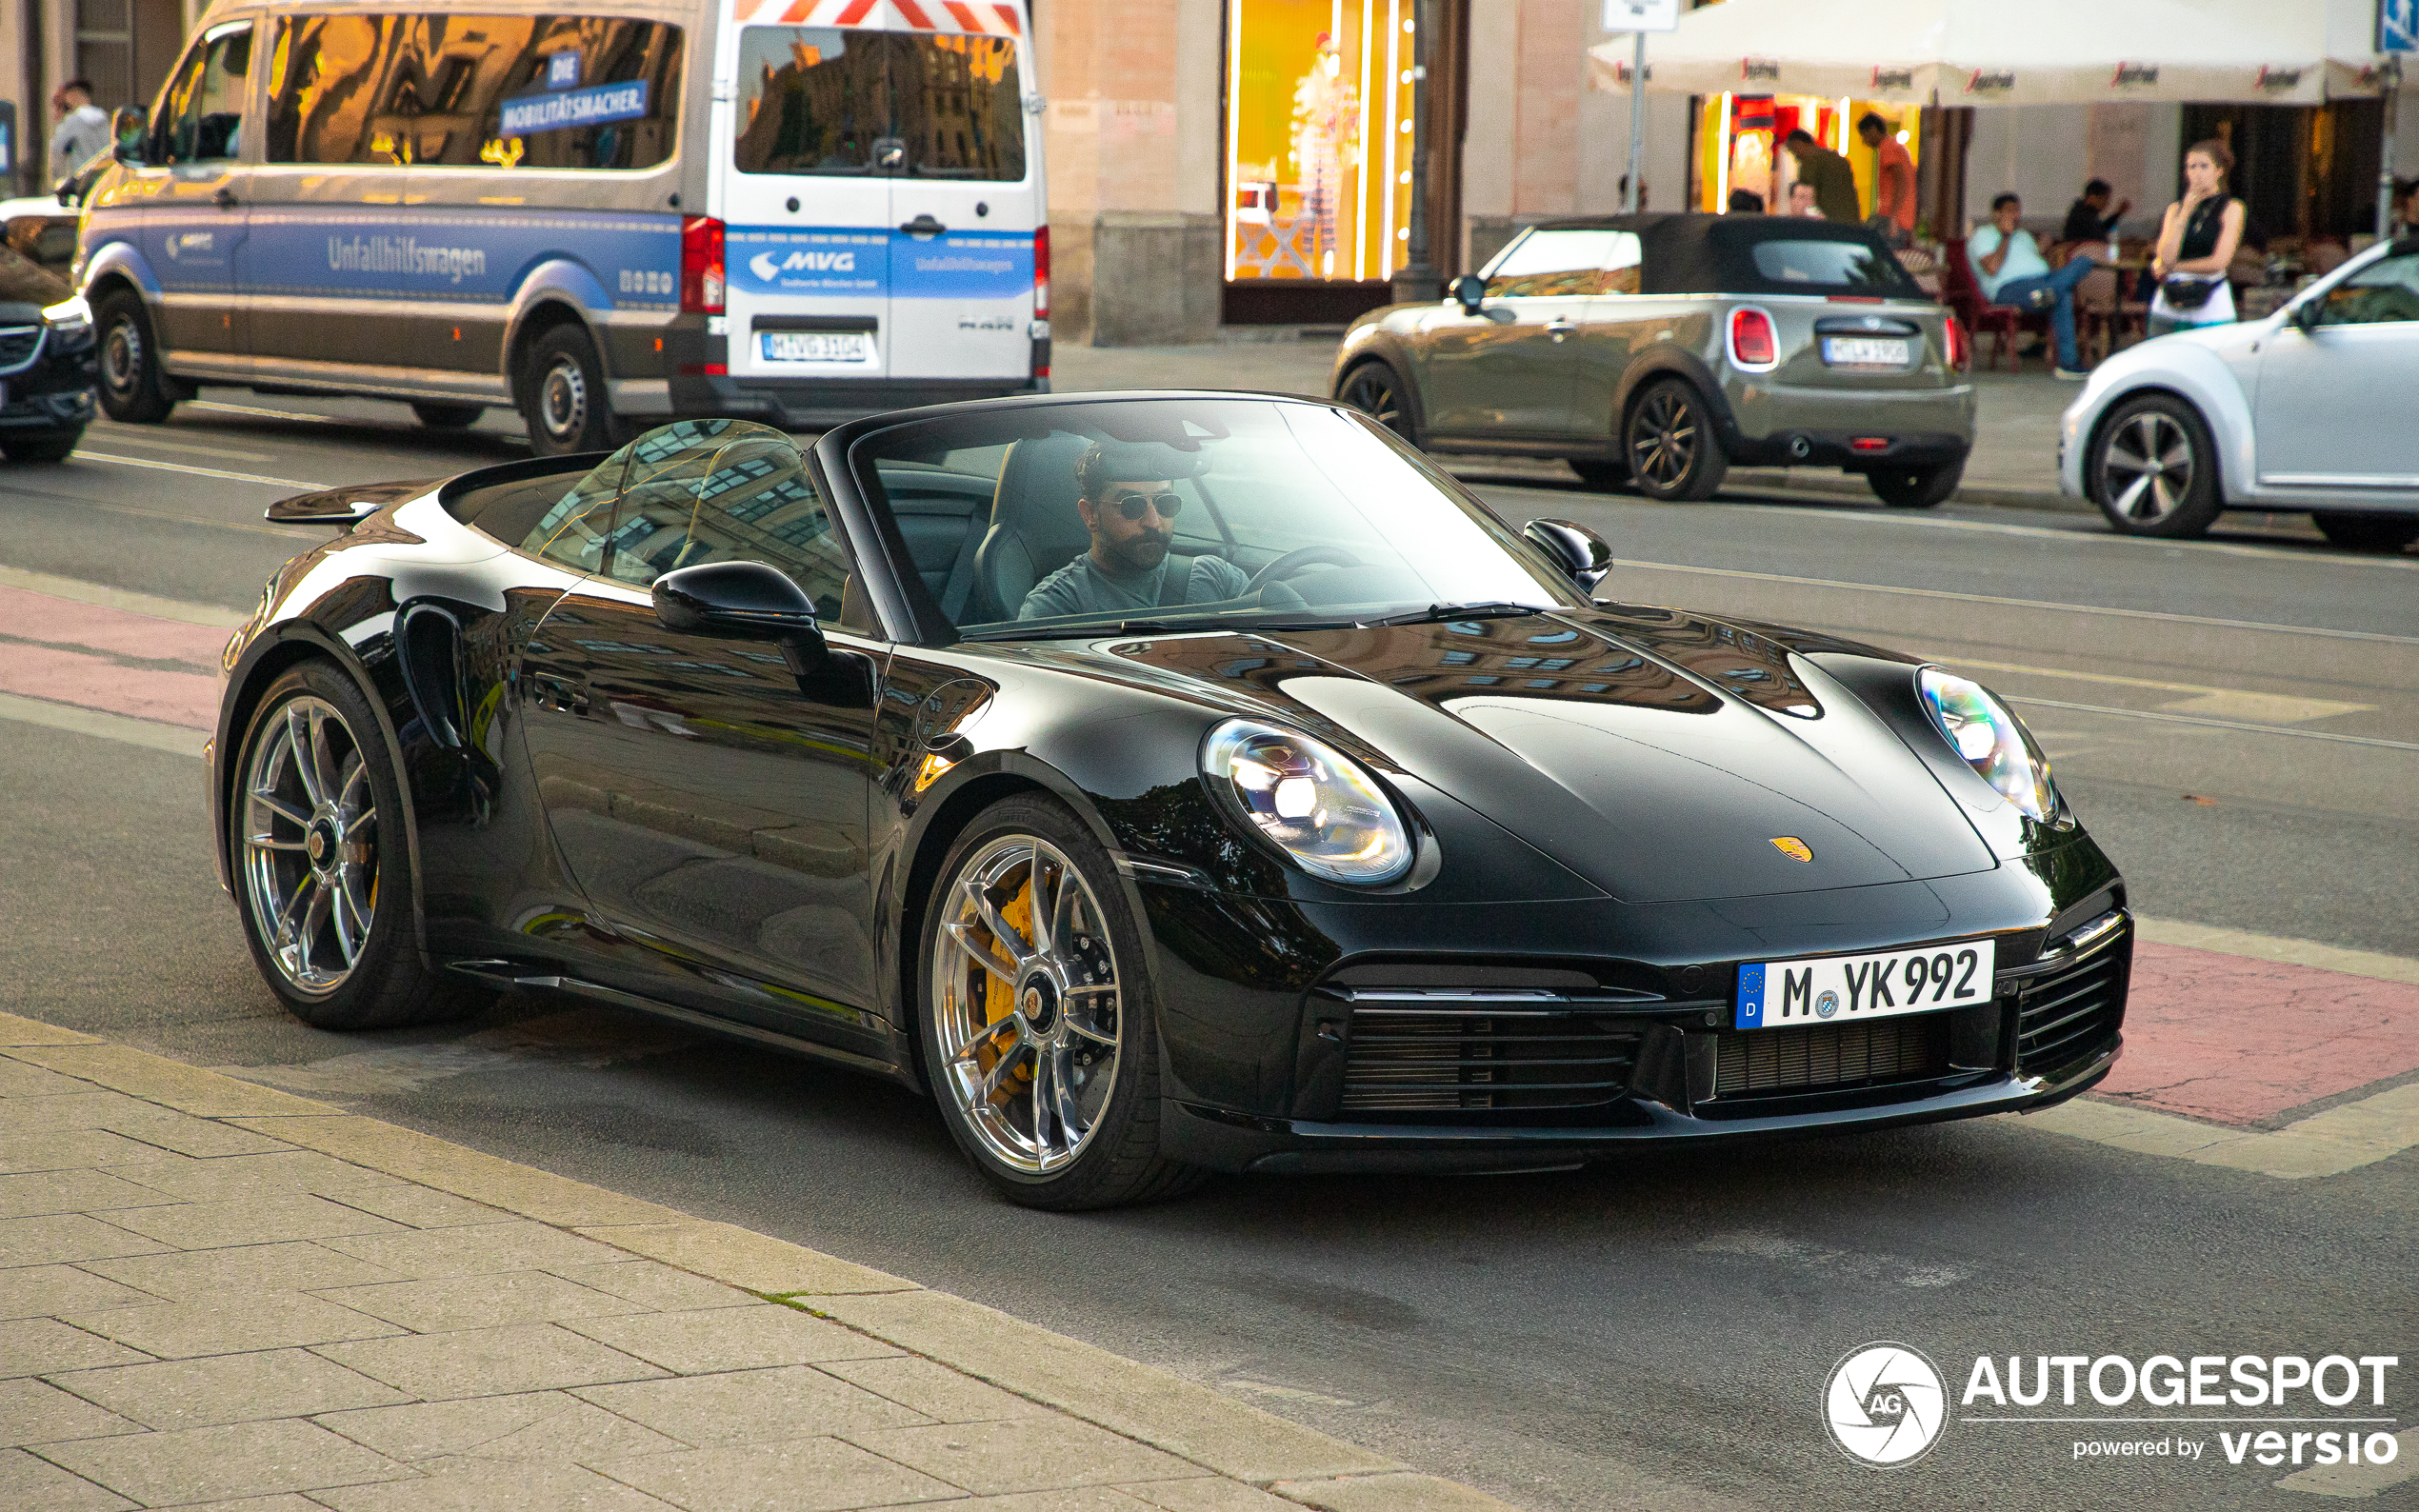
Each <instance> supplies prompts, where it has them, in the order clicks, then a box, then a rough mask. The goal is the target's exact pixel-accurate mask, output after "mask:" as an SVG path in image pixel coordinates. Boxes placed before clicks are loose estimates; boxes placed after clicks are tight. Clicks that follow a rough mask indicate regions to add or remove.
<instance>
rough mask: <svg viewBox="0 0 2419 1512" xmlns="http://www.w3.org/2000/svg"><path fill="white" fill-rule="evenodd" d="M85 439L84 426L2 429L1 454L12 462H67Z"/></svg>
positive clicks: (0, 432) (0, 435) (0, 434)
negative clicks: (59, 428) (63, 428)
mask: <svg viewBox="0 0 2419 1512" xmlns="http://www.w3.org/2000/svg"><path fill="white" fill-rule="evenodd" d="M83 439H84V428H83V427H82V426H78V427H76V428H74V429H73V430H0V454H5V455H6V456H7V457H8V459H9V460H10V462H65V461H67V460H68V453H69V452H70V451H73V450H74V449H75V448H76V443H78V442H80V441H82V440H83Z"/></svg>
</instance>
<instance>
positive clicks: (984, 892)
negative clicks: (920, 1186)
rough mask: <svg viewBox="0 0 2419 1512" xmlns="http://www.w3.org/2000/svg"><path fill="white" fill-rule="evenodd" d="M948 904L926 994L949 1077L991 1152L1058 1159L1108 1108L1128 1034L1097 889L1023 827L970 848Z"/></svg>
mask: <svg viewBox="0 0 2419 1512" xmlns="http://www.w3.org/2000/svg"><path fill="white" fill-rule="evenodd" d="M943 906H944V908H945V909H946V910H947V911H946V912H945V913H944V914H943V916H942V918H941V920H940V923H939V927H938V929H936V930H935V932H934V934H933V938H932V1001H931V1013H932V1025H933V1030H934V1033H933V1041H932V1043H933V1044H934V1045H935V1046H936V1047H937V1049H938V1051H939V1053H940V1059H941V1065H940V1076H941V1080H942V1083H943V1084H944V1086H945V1087H946V1089H947V1092H948V1094H949V1096H950V1099H951V1101H952V1102H953V1103H954V1104H955V1105H956V1107H957V1110H958V1112H959V1113H960V1114H961V1115H962V1116H963V1117H964V1118H965V1120H966V1122H967V1124H968V1126H969V1127H970V1128H971V1129H972V1131H973V1133H974V1136H975V1138H976V1139H977V1140H979V1141H981V1143H982V1145H983V1148H984V1150H985V1151H986V1152H987V1153H988V1154H989V1155H990V1157H991V1158H992V1159H993V1160H995V1161H997V1162H999V1163H1000V1164H1002V1165H1005V1166H1007V1167H1009V1168H1010V1170H1014V1171H1020V1172H1023V1173H1025V1174H1028V1175H1035V1176H1040V1175H1048V1174H1050V1173H1051V1172H1054V1171H1058V1170H1063V1169H1065V1168H1066V1166H1067V1165H1068V1164H1070V1162H1072V1161H1073V1160H1074V1159H1075V1157H1076V1156H1077V1155H1079V1154H1081V1153H1082V1152H1083V1149H1084V1147H1085V1145H1086V1144H1089V1143H1090V1140H1091V1137H1092V1131H1093V1130H1094V1129H1096V1128H1098V1127H1099V1126H1100V1120H1101V1116H1102V1115H1103V1114H1104V1113H1106V1112H1107V1111H1108V1108H1109V1099H1110V1093H1111V1091H1112V1089H1113V1088H1114V1087H1115V1086H1116V1084H1117V1056H1118V1048H1119V1045H1120V1044H1122V1042H1123V1039H1124V1035H1123V1033H1122V1022H1123V1015H1122V1012H1121V1009H1122V1005H1123V998H1122V996H1121V994H1120V993H1119V991H1118V977H1117V961H1116V956H1115V954H1114V952H1113V950H1112V949H1111V947H1110V940H1109V925H1108V921H1107V919H1106V918H1105V917H1104V916H1103V914H1102V912H1101V908H1100V900H1099V899H1097V898H1095V897H1093V896H1092V890H1091V888H1090V885H1087V884H1086V883H1085V881H1084V878H1083V874H1082V873H1081V872H1079V871H1077V870H1076V869H1075V867H1074V865H1072V864H1071V863H1070V862H1069V861H1068V859H1067V856H1066V854H1065V853H1064V852H1063V851H1061V850H1059V849H1058V847H1057V846H1052V845H1051V844H1050V842H1049V841H1047V840H1041V839H1037V838H1035V837H1034V836H1031V835H1022V834H1016V835H1003V836H1000V837H999V838H997V839H995V840H992V841H990V843H988V844H986V845H984V846H982V847H981V848H979V849H977V850H976V851H974V852H973V853H972V854H971V855H970V856H969V857H967V859H966V860H965V862H964V863H963V864H962V865H960V866H959V867H958V872H957V876H956V878H955V879H954V881H953V882H952V883H951V885H950V889H949V891H948V892H947V893H946V894H945V895H944V901H943Z"/></svg>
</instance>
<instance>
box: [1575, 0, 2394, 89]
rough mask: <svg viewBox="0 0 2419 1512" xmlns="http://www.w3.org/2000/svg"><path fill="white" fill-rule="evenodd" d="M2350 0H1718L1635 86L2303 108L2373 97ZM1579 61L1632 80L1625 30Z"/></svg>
mask: <svg viewBox="0 0 2419 1512" xmlns="http://www.w3.org/2000/svg"><path fill="white" fill-rule="evenodd" d="M2361 3H2362V0H1853V3H1848V0H1724V3H1723V4H1721V5H1716V6H1708V7H1706V8H1704V9H1702V10H1692V11H1689V13H1688V14H1686V15H1684V16H1682V17H1681V18H1680V26H1679V30H1676V31H1672V32H1669V33H1668V34H1664V35H1658V36H1653V37H1649V39H1648V42H1647V80H1646V85H1647V88H1648V89H1649V90H1656V91H1661V92H1666V93H1683V94H1718V93H1720V92H1722V91H1724V90H1737V91H1740V92H1745V93H1756V94H1815V95H1824V96H1831V97H1836V96H1839V95H1852V96H1854V97H1855V98H1857V99H1860V100H1877V101H1882V102H1884V103H1892V104H1906V105H1932V104H1939V105H2093V104H2100V103H2104V102H2113V101H2125V100H2168V101H2185V100H2198V101H2210V102H2215V101H2228V100H2244V101H2259V102H2263V103H2266V104H2271V105H2313V104H2316V103H2318V102H2320V101H2321V100H2324V99H2326V98H2327V97H2328V96H2329V95H2330V94H2332V95H2343V94H2373V93H2375V92H2376V88H2377V87H2376V77H2375V70H2374V68H2373V61H2374V60H2373V59H2371V58H2370V57H2369V56H2368V55H2367V54H2366V53H2365V52H2363V51H2360V50H2358V49H2357V48H2354V47H2352V46H2350V45H2349V43H2350V40H2351V38H2352V37H2354V36H2355V35H2357V31H2356V29H2355V28H2353V27H2351V26H2350V25H2349V23H2348V21H2347V19H2346V16H2347V15H2348V11H2346V7H2347V6H2348V5H2358V4H2361ZM2339 11H2342V12H2346V13H2345V14H2338V13H2337V12H2339ZM2330 20H2331V22H2332V33H2333V34H2332V38H2331V40H2332V44H2333V45H2332V46H2331V47H2330V45H2329V44H2330ZM2330 52H2333V53H2335V54H2338V55H2337V56H2334V57H2330V56H2329V54H2330ZM2364 70H2366V72H2365V74H2364ZM1589 73H1590V75H1591V77H1592V79H1593V81H1594V83H1595V84H1596V86H1597V87H1598V88H1600V89H1607V90H1626V89H1628V88H1629V41H1628V40H1627V39H1626V38H1625V39H1623V40H1621V41H1618V42H1609V43H1605V44H1603V45H1601V46H1599V47H1596V48H1593V49H1591V50H1589Z"/></svg>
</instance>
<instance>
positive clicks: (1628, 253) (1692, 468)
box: [1333, 215, 1974, 507]
mask: <svg viewBox="0 0 2419 1512" xmlns="http://www.w3.org/2000/svg"><path fill="white" fill-rule="evenodd" d="M1971 361H1972V354H1971V350H1970V348H1969V345H1968V341H1967V336H1966V332H1965V330H1964V329H1963V328H1961V327H1959V325H1958V324H1957V320H1956V317H1955V316H1953V315H1951V314H1949V312H1948V311H1947V310H1945V309H1943V308H1941V307H1940V306H1939V305H1938V304H1937V303H1935V302H1934V301H1933V300H1932V298H1931V296H1930V295H1929V294H1926V293H1925V292H1924V291H1923V290H1922V289H1921V288H1917V287H1916V284H1915V281H1914V280H1913V279H1912V278H1911V277H1909V275H1908V273H1907V270H1906V269H1904V268H1902V267H1900V266H1899V262H1898V259H1897V257H1896V256H1895V255H1894V254H1893V253H1892V252H1891V251H1890V249H1889V247H1888V246H1887V245H1886V244H1885V243H1884V242H1883V241H1882V240H1881V238H1880V237H1878V236H1876V235H1874V234H1873V233H1872V232H1870V231H1869V230H1867V229H1864V228H1863V227H1859V226H1840V225H1833V224H1830V223H1829V222H1824V221H1815V220H1807V219H1791V218H1789V217H1786V216H1777V215H1614V216H1603V217H1597V218H1592V219H1588V220H1569V221H1549V222H1547V223H1546V224H1544V225H1542V226H1537V227H1534V228H1531V229H1529V230H1527V231H1524V232H1523V233H1521V235H1520V236H1519V237H1518V238H1516V239H1515V240H1513V241H1512V242H1511V243H1510V244H1509V245H1508V246H1507V247H1505V249H1503V250H1502V251H1501V252H1499V253H1497V254H1496V256H1495V258H1494V259H1493V261H1491V262H1489V264H1488V265H1487V268H1486V270H1485V271H1484V272H1480V273H1472V274H1469V275H1468V276H1465V277H1463V278H1460V279H1457V280H1455V281H1454V284H1453V288H1452V290H1451V293H1450V296H1449V298H1447V299H1445V300H1444V301H1442V302H1441V303H1437V304H1428V305H1395V306H1391V307H1389V308H1384V309H1377V310H1372V311H1370V312H1369V314H1366V315H1363V316H1362V317H1361V318H1360V319H1359V320H1357V321H1355V322H1353V324H1352V326H1351V327H1350V328H1349V329H1348V330H1347V331H1346V332H1345V335H1344V342H1343V345H1342V346H1341V348H1338V350H1337V352H1336V358H1335V375H1334V380H1333V384H1334V387H1333V392H1334V394H1335V396H1336V397H1337V398H1339V399H1342V400H1344V401H1345V402H1346V403H1348V404H1350V405H1353V406H1354V407H1356V408H1360V409H1362V410H1365V411H1367V412H1368V413H1369V414H1373V415H1375V416H1377V417H1378V418H1379V419H1381V420H1383V421H1384V422H1385V423H1386V424H1387V425H1388V426H1389V427H1391V428H1393V429H1394V430H1395V431H1396V432H1397V433H1398V434H1400V435H1402V436H1403V437H1405V438H1406V439H1407V440H1409V441H1410V442H1412V443H1413V444H1414V445H1417V446H1421V447H1426V448H1432V449H1436V450H1446V451H1476V452H1496V453H1511V454H1521V455H1528V456H1540V457H1565V458H1568V459H1569V462H1570V465H1571V467H1572V468H1575V469H1576V470H1577V471H1578V473H1579V475H1580V476H1581V477H1582V478H1584V479H1586V480H1587V481H1588V482H1589V483H1590V484H1592V485H1594V486H1596V487H1616V486H1619V485H1623V484H1629V485H1633V486H1635V487H1637V489H1638V490H1639V491H1640V492H1642V493H1645V494H1648V495H1649V496H1651V497H1654V498H1657V499H1667V500H1669V499H1690V500H1694V499H1708V498H1710V497H1712V495H1713V491H1714V489H1716V488H1718V487H1721V486H1722V479H1723V476H1724V474H1725V473H1726V472H1727V471H1728V470H1729V468H1731V467H1732V466H1734V465H1735V466H1741V467H1811V468H1839V469H1841V470H1842V471H1844V472H1850V473H1861V474H1863V475H1864V477H1865V479H1866V481H1867V482H1868V483H1869V485H1870V486H1871V487H1872V489H1873V491H1874V492H1875V493H1876V494H1878V495H1880V496H1881V498H1882V500H1883V502H1884V503H1887V504H1892V505H1902V506H1907V507H1929V506H1931V505H1936V504H1938V503H1940V502H1941V501H1942V500H1944V499H1947V498H1948V497H1949V495H1950V494H1951V493H1954V492H1955V491H1956V488H1957V481H1958V479H1959V478H1960V477H1961V476H1962V475H1963V474H1964V471H1965V466H1966V453H1967V452H1968V451H1969V450H1971V449H1972V448H1973V439H1974V390H1973V385H1972V384H1971V383H1969V381H1968V380H1967V377H1966V374H1967V370H1968V368H1969V367H1970V366H1971Z"/></svg>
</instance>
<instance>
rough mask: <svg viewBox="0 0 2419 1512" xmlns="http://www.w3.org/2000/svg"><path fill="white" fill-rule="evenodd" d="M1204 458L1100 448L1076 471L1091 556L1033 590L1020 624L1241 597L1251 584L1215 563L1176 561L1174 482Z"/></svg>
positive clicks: (1137, 447)
mask: <svg viewBox="0 0 2419 1512" xmlns="http://www.w3.org/2000/svg"><path fill="white" fill-rule="evenodd" d="M1200 464H1201V459H1200V458H1199V457H1198V456H1195V455H1190V454H1188V453H1185V452H1182V451H1178V450H1177V449H1176V448H1173V447H1170V446H1166V445H1163V444H1161V443H1159V442H1155V441H1145V442H1120V441H1095V442H1093V443H1092V444H1091V445H1090V446H1089V447H1087V448H1084V455H1083V460H1081V461H1080V462H1078V463H1076V464H1075V486H1076V492H1077V497H1076V500H1075V512H1076V513H1077V514H1079V515H1081V516H1083V520H1084V527H1085V528H1086V529H1087V530H1090V532H1091V538H1092V546H1091V549H1090V551H1088V552H1086V553H1085V554H1084V555H1082V556H1079V557H1077V558H1076V559H1075V560H1074V561H1072V562H1070V563H1068V564H1067V565H1066V566H1065V567H1060V568H1059V569H1058V570H1057V571H1055V572H1053V573H1051V574H1050V576H1048V577H1046V578H1044V579H1042V581H1041V582H1039V583H1037V584H1035V585H1034V586H1033V591H1032V592H1030V593H1029V594H1027V595H1026V596H1025V604H1024V607H1022V608H1020V609H1018V610H1017V612H1016V617H1017V618H1018V619H1020V620H1047V619H1056V618H1058V617H1059V616H1061V615H1071V614H1115V613H1119V612H1122V611H1124V610H1129V609H1140V610H1146V611H1147V610H1150V609H1157V608H1171V607H1177V606H1180V605H1186V604H1215V603H1217V602H1218V601H1220V600H1222V599H1233V598H1240V597H1242V596H1243V590H1244V587H1245V586H1246V585H1247V584H1249V581H1250V579H1249V576H1248V575H1247V574H1246V573H1245V572H1244V570H1243V569H1242V568H1241V567H1236V566H1235V565H1234V564H1233V563H1231V562H1229V561H1226V560H1225V559H1224V558H1221V557H1214V556H1178V555H1176V554H1174V553H1173V552H1171V551H1170V550H1169V547H1170V544H1171V543H1172V542H1173V541H1174V539H1175V528H1176V527H1175V519H1176V512H1177V511H1178V510H1179V509H1181V508H1183V507H1184V496H1183V495H1182V494H1180V493H1178V492H1177V491H1176V480H1177V479H1180V478H1189V477H1191V476H1192V475H1193V474H1194V472H1196V471H1197V470H1199V468H1200Z"/></svg>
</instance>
